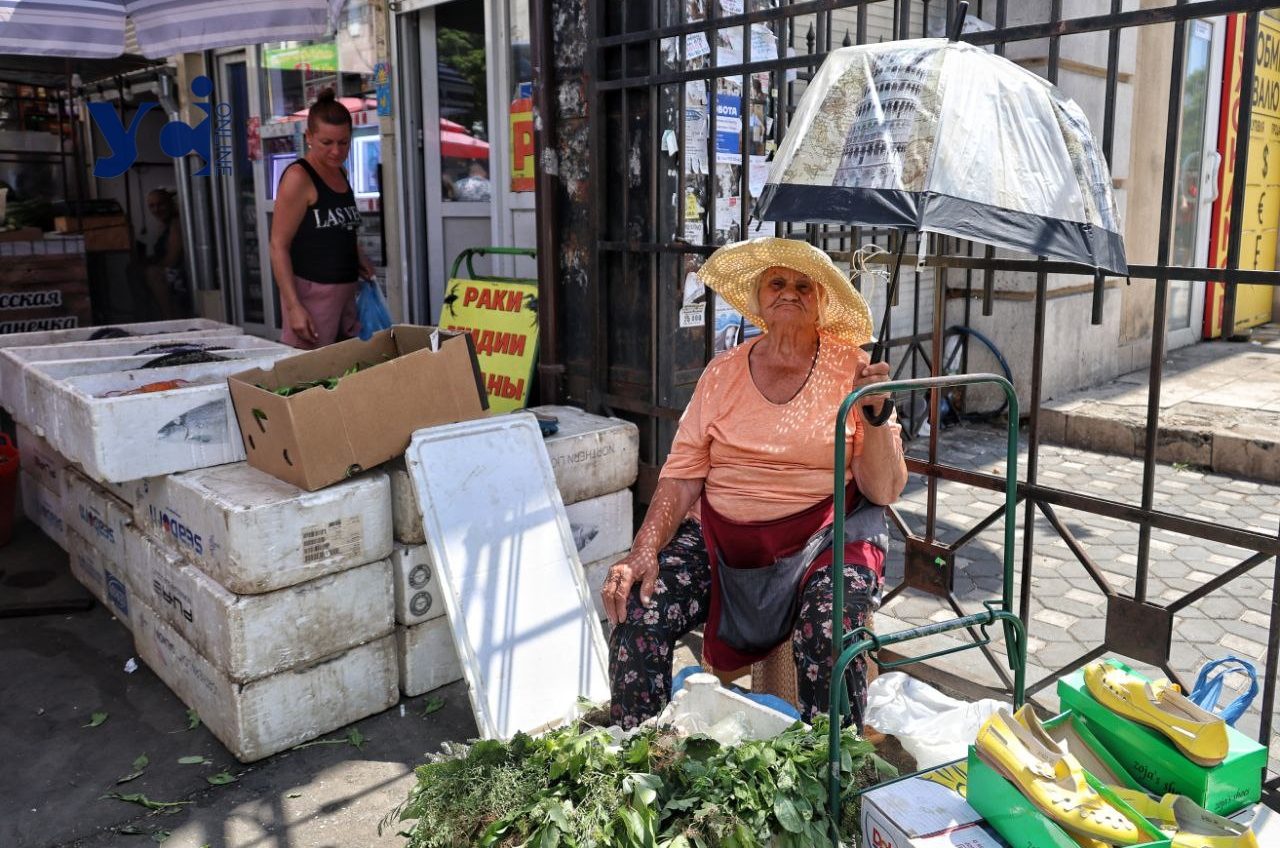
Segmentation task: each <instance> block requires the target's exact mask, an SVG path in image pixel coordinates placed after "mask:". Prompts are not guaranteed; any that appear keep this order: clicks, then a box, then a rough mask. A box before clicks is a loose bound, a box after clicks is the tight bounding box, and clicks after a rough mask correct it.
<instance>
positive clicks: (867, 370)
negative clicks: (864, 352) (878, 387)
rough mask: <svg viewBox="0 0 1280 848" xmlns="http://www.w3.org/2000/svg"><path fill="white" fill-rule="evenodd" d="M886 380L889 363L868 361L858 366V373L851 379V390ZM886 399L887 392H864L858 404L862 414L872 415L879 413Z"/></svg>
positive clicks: (887, 379) (885, 381) (887, 378)
mask: <svg viewBox="0 0 1280 848" xmlns="http://www.w3.org/2000/svg"><path fill="white" fill-rule="evenodd" d="M888 381H889V363H887V362H868V363H866V364H865V365H862V366H859V368H858V373H857V375H856V376H855V378H854V381H853V389H852V391H857V390H858V389H861V388H863V387H865V386H873V385H875V384H876V383H887V382H888ZM888 399H889V394H888V392H885V393H876V394H866V395H863V396H862V397H861V398H860V399H859V401H858V404H859V406H860V407H861V408H862V414H863V415H873V416H874V415H877V414H879V413H880V411H881V410H882V409H883V408H884V404H885V402H886V401H887V400H888Z"/></svg>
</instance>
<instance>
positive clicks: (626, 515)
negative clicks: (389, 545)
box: [386, 407, 635, 562]
mask: <svg viewBox="0 0 1280 848" xmlns="http://www.w3.org/2000/svg"><path fill="white" fill-rule="evenodd" d="M547 408H548V409H549V408H551V407H547ZM555 408H556V409H559V408H560V407H555ZM603 420H606V421H607V420H609V419H603ZM550 448H551V445H550V444H549V443H548V450H550ZM604 449H606V450H607V449H608V448H604ZM560 455H561V457H562V459H563V458H564V457H566V456H567V454H564V453H561V454H560ZM565 462H567V460H565ZM570 465H571V463H570ZM552 467H553V468H555V467H556V466H555V464H554V457H553V463H552ZM565 467H569V465H565ZM386 469H387V473H388V474H390V475H391V516H392V523H393V525H394V527H395V534H396V541H397V542H404V543H405V544H409V545H421V544H425V543H426V541H427V538H426V535H425V533H424V532H423V529H422V512H421V510H419V509H418V496H417V495H415V494H414V492H413V481H412V480H410V479H409V471H408V469H407V468H405V465H404V462H403V461H401V460H397V461H395V462H391V463H388V464H387V466H386ZM566 474H567V476H568V478H569V486H570V489H571V491H576V492H577V493H579V494H580V493H582V492H587V491H591V489H589V488H585V483H584V481H583V480H582V479H581V478H580V475H579V474H578V473H577V472H576V471H573V472H566ZM631 478H632V481H634V479H635V475H634V473H633V474H632V475H631ZM560 479H561V476H560V472H559V471H558V470H557V471H556V483H557V487H558V488H559V482H560ZM619 479H621V478H619ZM627 485H630V484H627ZM560 496H561V498H562V499H563V500H564V502H565V504H566V506H565V513H566V514H567V515H568V516H569V524H570V526H571V529H572V531H573V541H574V544H575V545H576V546H577V548H578V557H579V559H580V560H581V561H582V562H592V561H594V560H597V559H604V558H605V557H607V556H609V555H610V554H614V553H617V552H618V551H620V550H624V549H626V548H628V547H630V546H631V535H632V521H633V518H632V499H631V490H630V489H628V488H626V487H625V486H624V487H622V489H621V491H614V492H609V493H607V494H602V495H599V496H590V497H588V498H587V499H585V500H582V499H579V500H576V501H574V500H570V497H569V495H566V494H565V490H564V488H560ZM624 537H625V538H624Z"/></svg>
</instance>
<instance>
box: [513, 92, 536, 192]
mask: <svg viewBox="0 0 1280 848" xmlns="http://www.w3.org/2000/svg"><path fill="white" fill-rule="evenodd" d="M517 94H518V96H517V97H516V99H515V100H513V101H511V190H512V191H533V190H534V178H535V177H536V176H537V161H538V157H537V154H536V152H535V150H534V143H533V84H532V83H521V84H520V90H519V91H518V92H517Z"/></svg>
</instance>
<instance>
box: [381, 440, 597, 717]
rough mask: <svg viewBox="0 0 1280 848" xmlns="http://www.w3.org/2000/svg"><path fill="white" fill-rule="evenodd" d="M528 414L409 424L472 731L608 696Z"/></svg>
mask: <svg viewBox="0 0 1280 848" xmlns="http://www.w3.org/2000/svg"><path fill="white" fill-rule="evenodd" d="M541 447H542V434H541V432H540V431H539V429H538V423H537V421H535V420H534V418H533V416H532V415H499V416H495V417H492V418H484V419H480V420H476V421H464V422H460V423H457V424H447V425H443V426H439V427H428V428H426V429H423V430H419V431H417V432H416V433H414V434H413V439H412V440H411V441H410V443H409V450H408V451H407V452H406V453H405V460H406V462H407V464H408V467H409V474H410V476H411V477H412V478H413V483H414V487H415V488H416V489H417V492H418V503H419V504H420V505H421V507H422V515H423V520H424V524H425V527H426V535H427V544H428V545H430V546H431V557H432V559H433V560H434V561H435V563H436V567H437V568H436V573H437V578H438V579H439V580H440V586H441V590H442V591H441V593H440V594H441V595H442V596H443V598H444V602H445V610H446V613H447V619H448V621H449V626H450V628H451V629H452V631H453V638H454V645H455V646H456V647H457V650H458V656H459V659H460V660H461V662H462V667H463V673H464V675H465V676H466V679H467V683H468V687H467V688H468V696H469V697H470V699H471V706H472V710H473V712H474V714H475V717H476V726H477V727H478V728H479V731H480V735H481V736H483V737H484V738H486V739H494V738H500V739H506V738H510V736H511V735H512V734H513V733H515V732H517V731H521V730H523V731H526V732H534V731H536V730H538V729H539V728H542V727H546V726H549V725H551V724H556V723H559V722H560V721H562V720H563V719H564V717H565V715H567V714H568V712H570V711H571V710H572V709H573V707H574V705H575V704H576V703H577V701H578V699H579V698H581V697H586V698H588V699H590V700H593V701H596V700H600V701H602V700H604V699H605V698H606V697H608V691H609V682H608V647H607V645H606V643H605V640H604V634H603V632H602V631H601V629H600V622H599V620H598V619H597V618H596V617H595V613H594V610H593V609H592V606H591V600H590V598H589V597H587V588H586V581H585V579H584V577H583V574H582V570H581V565H580V564H579V562H578V557H577V553H576V552H575V551H574V548H573V537H572V536H571V535H570V533H569V520H568V519H567V518H566V517H565V514H564V505H563V504H562V502H561V500H560V493H559V492H558V491H557V490H556V480H555V476H554V475H553V473H552V471H551V463H550V462H549V461H548V459H547V454H546V452H545V451H543V450H541Z"/></svg>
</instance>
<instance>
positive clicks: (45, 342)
mask: <svg viewBox="0 0 1280 848" xmlns="http://www.w3.org/2000/svg"><path fill="white" fill-rule="evenodd" d="M115 326H116V328H117V329H120V330H124V331H125V332H127V333H131V334H132V335H130V336H128V337H127V338H130V339H132V340H133V341H135V342H137V341H141V340H144V339H149V340H157V341H163V340H164V338H165V336H172V335H185V334H195V335H197V336H198V335H205V334H209V335H224V336H236V335H241V334H243V333H244V330H243V329H241V328H240V327H237V326H235V325H234V324H223V323H222V322H220V321H210V320H209V319H207V318H191V319H188V320H178V321H152V322H147V323H142V324H117V325H115ZM103 329H105V328H103V327H75V328H72V329H68V330H39V331H36V332H32V333H8V334H6V335H3V336H0V350H10V349H17V348H25V347H49V346H52V345H66V344H84V345H96V344H100V343H101V342H103V341H109V340H108V339H100V340H94V339H91V338H90V336H92V335H94V334H95V333H98V332H101V331H102V330H103ZM13 373H15V372H14V371H11V370H9V368H8V367H7V363H6V361H4V360H3V358H2V357H0V405H3V398H4V388H5V384H6V383H7V382H8V379H9V377H10V375H11V374H13Z"/></svg>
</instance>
